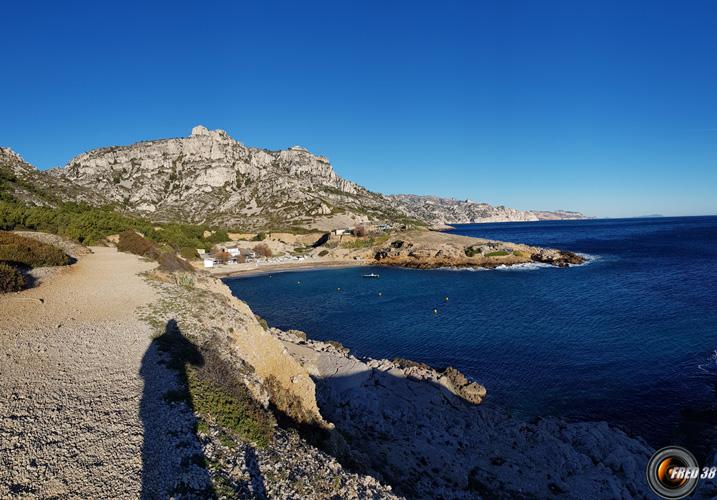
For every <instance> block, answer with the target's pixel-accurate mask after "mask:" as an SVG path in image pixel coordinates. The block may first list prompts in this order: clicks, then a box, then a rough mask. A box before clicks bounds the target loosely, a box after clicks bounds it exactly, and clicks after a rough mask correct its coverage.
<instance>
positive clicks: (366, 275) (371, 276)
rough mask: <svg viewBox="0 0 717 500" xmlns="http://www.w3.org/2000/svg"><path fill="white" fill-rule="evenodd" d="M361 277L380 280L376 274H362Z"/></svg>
mask: <svg viewBox="0 0 717 500" xmlns="http://www.w3.org/2000/svg"><path fill="white" fill-rule="evenodd" d="M363 277H364V278H380V277H381V276H380V275H379V274H376V273H371V274H364V275H363Z"/></svg>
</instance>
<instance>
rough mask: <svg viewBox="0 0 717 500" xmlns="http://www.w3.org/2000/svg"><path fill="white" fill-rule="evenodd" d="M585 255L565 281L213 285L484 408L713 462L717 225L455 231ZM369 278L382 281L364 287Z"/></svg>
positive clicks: (399, 273) (503, 277)
mask: <svg viewBox="0 0 717 500" xmlns="http://www.w3.org/2000/svg"><path fill="white" fill-rule="evenodd" d="M450 232H452V233H455V234H461V235H466V236H474V237H480V238H490V239H496V240H504V241H513V242H521V243H528V244H531V245H538V246H544V247H554V248H560V249H563V250H570V251H573V252H578V253H581V254H584V255H585V256H586V257H587V258H588V262H587V263H586V264H583V265H579V266H572V267H569V268H556V267H550V266H546V265H539V264H528V265H522V266H516V267H507V268H498V269H493V270H482V269H481V270H479V269H476V270H465V269H462V270H456V269H437V270H428V271H426V270H410V269H399V268H387V267H369V268H366V267H361V268H344V269H325V270H312V271H300V272H285V273H275V274H272V275H260V276H253V277H243V278H229V279H226V280H225V281H226V283H227V285H228V286H229V287H230V288H231V290H232V292H233V293H234V294H235V295H236V296H237V297H239V298H240V299H242V300H244V301H246V302H247V303H248V304H249V305H250V306H251V308H252V309H253V310H254V312H255V313H257V314H259V315H260V316H262V317H263V318H265V319H266V320H267V321H268V322H269V324H270V325H272V326H276V327H278V328H282V329H289V328H295V329H299V330H303V331H305V332H307V334H308V336H309V337H310V338H315V339H320V340H329V339H331V340H338V341H339V342H341V343H342V344H344V345H345V346H346V347H348V348H350V349H351V350H352V352H353V353H354V354H355V355H356V356H363V357H372V358H389V359H392V358H396V357H401V358H408V359H412V360H416V361H420V362H424V363H427V364H429V365H431V366H435V367H438V368H441V367H446V366H453V367H456V368H458V369H459V370H461V371H462V372H463V373H464V374H466V375H467V376H468V377H469V378H471V379H473V380H476V381H478V382H480V383H481V384H483V385H484V386H485V387H486V388H487V391H488V396H487V398H486V400H485V402H484V403H483V404H486V405H495V406H500V407H501V408H504V409H505V410H506V411H508V412H510V413H512V414H514V415H516V416H518V417H520V418H525V419H532V418H536V417H547V416H557V417H562V418H564V419H567V420H570V421H606V422H608V423H609V424H611V425H613V426H615V427H618V428H620V429H622V430H624V431H625V432H626V433H628V434H629V435H631V436H639V437H641V438H643V439H644V440H645V441H647V443H648V444H650V445H652V446H654V447H661V446H666V445H673V444H680V445H683V446H688V447H690V448H691V449H692V450H693V452H694V453H696V454H698V455H701V456H703V457H704V456H706V455H707V454H710V453H712V452H714V450H715V449H717V217H712V216H710V217H660V218H639V219H599V220H598V219H596V220H579V221H541V222H535V223H531V222H520V223H495V224H467V225H458V226H456V227H455V230H452V231H450ZM371 272H373V273H377V274H379V275H380V278H379V279H367V278H364V277H363V275H364V274H367V273H371Z"/></svg>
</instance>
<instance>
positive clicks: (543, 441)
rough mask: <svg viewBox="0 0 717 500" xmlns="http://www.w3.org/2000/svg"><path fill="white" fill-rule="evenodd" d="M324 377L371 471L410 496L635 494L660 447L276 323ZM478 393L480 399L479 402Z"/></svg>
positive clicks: (335, 417)
mask: <svg viewBox="0 0 717 500" xmlns="http://www.w3.org/2000/svg"><path fill="white" fill-rule="evenodd" d="M272 333H274V334H275V335H276V336H277V337H278V338H280V339H282V341H284V343H285V345H286V346H287V349H288V351H289V353H290V354H291V355H292V356H293V357H294V358H295V359H296V360H297V361H299V362H300V363H301V365H302V366H304V367H305V369H306V370H307V371H308V372H309V373H311V375H312V378H313V379H314V380H315V382H316V387H317V399H318V403H319V407H320V410H321V413H322V415H323V416H324V417H325V418H326V419H327V420H329V421H331V422H332V423H333V424H334V425H335V426H336V429H337V430H338V431H339V432H340V433H341V435H342V436H344V437H345V438H346V442H347V443H348V444H349V453H350V455H351V457H352V458H353V462H354V463H356V464H359V465H358V466H359V467H360V469H361V470H362V471H363V472H366V473H369V474H371V475H373V476H374V477H376V478H378V479H380V480H381V481H384V482H386V483H388V484H391V485H392V486H393V487H394V490H395V491H396V493H399V494H401V495H405V496H408V497H411V498H429V497H430V498H477V497H483V498H553V497H555V496H560V495H564V496H565V497H566V498H633V497H643V496H644V495H645V492H646V486H645V483H644V470H645V466H646V464H647V461H648V459H649V457H650V454H651V452H652V450H651V449H650V448H649V447H648V446H647V445H646V444H645V443H644V442H643V441H641V440H639V439H633V438H631V437H629V436H627V435H626V434H624V433H623V432H621V431H620V430H617V429H615V428H612V427H610V426H608V425H607V424H606V423H604V422H602V423H596V422H592V423H567V422H565V421H563V420H560V419H557V418H546V419H535V420H533V421H530V422H527V421H524V420H520V419H517V418H514V417H511V416H509V415H508V414H507V413H506V412H504V411H503V410H502V409H500V408H497V407H494V406H491V405H490V404H488V403H483V404H481V405H477V404H475V403H478V402H480V401H481V400H482V399H483V398H484V397H485V389H483V388H482V386H480V384H477V383H476V382H469V381H468V380H466V379H465V377H464V376H463V375H462V374H460V372H458V371H457V370H453V369H447V370H445V371H442V372H441V371H438V370H434V369H432V368H430V367H428V366H426V365H424V364H421V363H415V362H412V361H407V360H401V359H399V360H395V361H393V362H392V361H388V360H374V359H359V358H356V357H354V356H353V355H351V354H350V352H347V351H346V350H343V349H337V348H335V347H334V346H333V345H330V344H328V343H326V342H320V341H313V340H306V339H305V335H296V334H295V333H294V334H288V333H284V332H281V331H279V330H276V329H272ZM471 399H473V401H471Z"/></svg>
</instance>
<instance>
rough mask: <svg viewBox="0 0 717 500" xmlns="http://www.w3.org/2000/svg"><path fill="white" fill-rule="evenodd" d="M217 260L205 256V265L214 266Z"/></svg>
mask: <svg viewBox="0 0 717 500" xmlns="http://www.w3.org/2000/svg"><path fill="white" fill-rule="evenodd" d="M215 263H216V260H214V259H213V258H212V257H204V267H214V264H215Z"/></svg>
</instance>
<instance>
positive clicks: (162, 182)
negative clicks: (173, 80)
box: [0, 125, 582, 229]
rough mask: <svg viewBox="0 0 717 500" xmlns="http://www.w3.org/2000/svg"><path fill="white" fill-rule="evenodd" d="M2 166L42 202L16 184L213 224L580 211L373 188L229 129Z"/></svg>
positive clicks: (325, 224) (434, 222) (457, 218)
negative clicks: (249, 142) (46, 164)
mask: <svg viewBox="0 0 717 500" xmlns="http://www.w3.org/2000/svg"><path fill="white" fill-rule="evenodd" d="M0 164H5V165H9V166H10V167H11V168H12V170H13V175H15V176H16V177H17V179H20V181H21V182H19V183H17V184H18V185H17V186H16V191H17V192H18V193H19V194H20V196H19V198H21V199H24V200H26V201H28V202H30V203H35V204H42V203H46V202H47V200H39V199H37V197H33V196H32V194H31V193H29V192H27V191H28V190H25V191H26V192H23V189H22V187H21V186H20V185H21V184H23V182H24V183H25V185H27V184H28V183H35V184H38V185H40V186H42V187H43V188H46V190H49V191H52V192H53V193H54V195H56V196H57V197H59V198H60V199H62V200H64V201H84V202H87V203H90V204H93V205H100V204H111V205H113V206H115V207H116V208H117V209H119V210H121V211H124V212H128V213H132V214H136V215H141V216H144V217H147V218H149V219H151V220H154V221H157V222H169V221H181V222H192V223H209V224H217V225H226V226H231V227H241V228H246V229H269V228H279V227H282V228H285V227H289V226H301V227H315V228H319V229H332V228H336V227H345V226H350V225H355V224H359V223H364V222H369V221H376V222H389V223H411V222H413V223H418V224H425V225H428V226H441V225H445V224H452V223H453V224H457V223H463V222H502V221H534V220H541V219H548V218H549V219H561V218H582V214H578V213H576V212H562V211H558V212H529V211H521V210H515V209H512V208H508V207H504V206H498V207H494V206H491V205H488V204H486V203H475V202H470V201H458V200H452V199H449V198H438V197H432V196H415V195H391V196H386V195H383V194H380V193H375V192H371V191H369V190H368V189H366V188H364V187H362V186H360V185H358V184H356V183H354V182H351V181H349V180H346V179H344V178H342V177H340V176H339V175H337V174H336V172H335V171H334V169H333V167H332V166H331V164H330V163H329V161H328V160H327V159H326V158H325V157H323V156H318V155H314V154H312V153H310V152H309V151H307V150H306V149H304V148H302V147H300V146H294V147H291V148H288V149H284V150H279V151H270V150H266V149H260V148H251V147H247V146H245V145H244V144H242V143H240V142H239V141H236V140H234V139H233V138H231V137H230V136H229V135H228V134H227V133H226V132H224V131H223V130H208V129H207V128H205V127H203V126H201V125H200V126H197V127H194V128H193V129H192V133H191V135H190V136H189V137H182V138H172V139H160V140H151V141H142V142H138V143H135V144H131V145H128V146H112V147H104V148H99V149H95V150H92V151H89V152H87V153H83V154H80V155H78V156H76V157H75V158H73V159H72V160H70V161H69V163H68V164H67V165H66V166H65V167H63V168H54V169H51V170H48V171H38V170H36V169H35V168H34V167H32V166H30V165H28V164H27V163H26V162H24V161H23V160H22V158H21V157H20V156H19V155H17V154H16V153H14V152H12V150H10V149H8V148H2V149H0Z"/></svg>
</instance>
